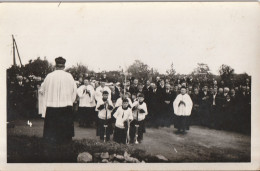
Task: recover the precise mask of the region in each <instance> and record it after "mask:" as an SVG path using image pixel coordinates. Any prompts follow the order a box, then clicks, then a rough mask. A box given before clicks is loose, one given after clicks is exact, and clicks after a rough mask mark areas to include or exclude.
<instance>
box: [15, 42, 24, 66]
mask: <svg viewBox="0 0 260 171" xmlns="http://www.w3.org/2000/svg"><path fill="white" fill-rule="evenodd" d="M14 44H15V47H16V51H17V55H18V58H19V61H20V64H21V67H22V66H23V64H22V60H21V57H20V54H19V51H18V47H17V44H16V41H15V39H14Z"/></svg>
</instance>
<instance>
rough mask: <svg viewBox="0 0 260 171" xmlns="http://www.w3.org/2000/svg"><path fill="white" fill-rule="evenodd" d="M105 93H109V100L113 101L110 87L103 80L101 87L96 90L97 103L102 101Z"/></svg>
mask: <svg viewBox="0 0 260 171" xmlns="http://www.w3.org/2000/svg"><path fill="white" fill-rule="evenodd" d="M104 91H107V92H108V99H109V100H111V90H110V88H109V87H108V86H106V82H105V80H104V79H101V80H100V86H99V87H97V88H96V93H95V99H96V101H100V100H102V95H103V92H104Z"/></svg>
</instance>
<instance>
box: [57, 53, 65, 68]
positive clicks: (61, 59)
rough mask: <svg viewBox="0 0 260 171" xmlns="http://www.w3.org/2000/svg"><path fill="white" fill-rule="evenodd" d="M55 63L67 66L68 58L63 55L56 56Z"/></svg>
mask: <svg viewBox="0 0 260 171" xmlns="http://www.w3.org/2000/svg"><path fill="white" fill-rule="evenodd" d="M55 63H56V66H59V67H63V66H65V63H66V59H64V58H63V57H61V56H60V57H58V58H55Z"/></svg>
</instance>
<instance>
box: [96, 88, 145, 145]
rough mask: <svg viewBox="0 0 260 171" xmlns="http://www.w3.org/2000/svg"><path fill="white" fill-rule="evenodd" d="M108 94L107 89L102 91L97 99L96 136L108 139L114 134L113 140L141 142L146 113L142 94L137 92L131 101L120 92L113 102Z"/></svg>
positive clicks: (104, 139) (118, 141)
mask: <svg viewBox="0 0 260 171" xmlns="http://www.w3.org/2000/svg"><path fill="white" fill-rule="evenodd" d="M108 95H109V93H108V92H107V91H103V92H102V98H101V99H100V100H99V101H97V105H96V111H97V112H98V125H97V136H100V139H101V140H103V141H109V140H110V135H112V134H114V136H113V140H114V141H115V142H117V143H123V144H125V143H141V141H142V140H143V133H144V132H145V126H144V120H145V117H146V115H147V114H148V112H147V106H146V103H145V102H144V95H143V94H142V93H139V94H138V95H137V97H136V99H134V100H133V102H132V101H131V99H130V98H129V97H127V96H126V95H125V94H124V92H121V94H120V96H121V97H120V98H119V99H117V101H116V103H115V104H113V103H112V101H111V100H110V99H109V98H108ZM113 127H114V129H113Z"/></svg>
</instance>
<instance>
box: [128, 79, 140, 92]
mask: <svg viewBox="0 0 260 171" xmlns="http://www.w3.org/2000/svg"><path fill="white" fill-rule="evenodd" d="M138 82H139V81H138V79H136V78H135V79H134V83H133V85H132V86H131V87H130V89H129V92H130V93H131V94H133V93H135V94H137V92H138Z"/></svg>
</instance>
